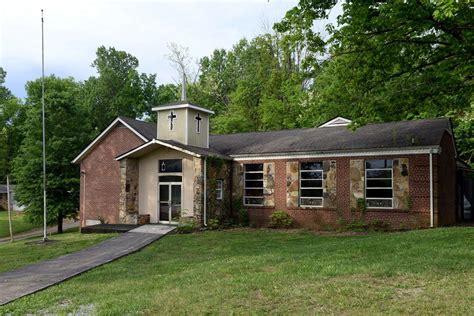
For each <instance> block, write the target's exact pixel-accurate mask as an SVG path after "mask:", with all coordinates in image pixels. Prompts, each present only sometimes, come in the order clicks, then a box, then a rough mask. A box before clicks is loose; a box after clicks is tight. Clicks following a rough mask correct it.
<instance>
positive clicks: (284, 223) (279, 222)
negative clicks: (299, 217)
mask: <svg viewBox="0 0 474 316" xmlns="http://www.w3.org/2000/svg"><path fill="white" fill-rule="evenodd" d="M293 223H294V220H293V218H291V217H290V215H288V213H286V212H283V211H275V212H273V213H272V214H271V215H270V227H273V228H289V227H291V226H292V225H293Z"/></svg>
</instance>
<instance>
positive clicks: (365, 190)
mask: <svg viewBox="0 0 474 316" xmlns="http://www.w3.org/2000/svg"><path fill="white" fill-rule="evenodd" d="M371 160H384V161H391V162H392V167H391V168H374V169H367V161H371ZM364 169H365V172H364V175H365V177H364V196H365V207H366V208H368V209H388V210H390V209H393V159H370V160H364ZM367 170H390V172H391V175H392V176H391V179H389V178H370V180H392V181H391V183H392V184H391V186H390V187H370V188H369V190H389V189H390V190H392V197H391V198H368V197H367V180H368V178H367ZM368 200H390V201H391V203H390V204H391V206H368V203H367V201H368Z"/></svg>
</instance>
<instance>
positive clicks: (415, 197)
mask: <svg viewBox="0 0 474 316" xmlns="http://www.w3.org/2000/svg"><path fill="white" fill-rule="evenodd" d="M153 110H154V111H156V112H157V123H156V124H155V123H146V122H142V121H137V120H134V119H130V118H126V117H118V118H117V119H115V120H114V121H113V122H112V123H111V124H110V125H109V126H108V127H107V128H106V129H105V130H104V131H103V132H102V133H101V134H100V135H98V136H97V137H96V138H95V139H94V140H93V141H92V142H91V143H90V144H89V145H88V146H87V147H86V148H85V149H84V150H83V151H82V152H81V153H80V154H79V155H78V156H77V157H76V158H75V159H74V161H73V162H74V163H76V164H80V170H81V195H80V199H81V200H80V221H81V227H84V226H89V225H94V224H98V223H100V222H106V223H110V224H114V223H129V224H136V223H147V222H151V223H171V224H173V223H176V222H178V220H179V219H180V218H182V217H191V218H194V219H195V220H196V221H197V222H198V223H200V224H201V225H206V224H207V222H208V220H209V219H211V218H216V219H220V220H223V219H225V217H228V216H231V215H232V214H234V215H235V214H236V212H237V211H239V210H244V211H245V212H248V215H249V219H250V223H251V224H252V225H255V226H264V225H267V224H268V222H269V216H270V214H271V213H272V212H274V211H276V210H283V211H285V212H287V213H288V214H289V215H290V216H291V217H292V218H293V219H294V220H295V224H296V225H297V226H299V227H307V228H313V229H321V228H324V227H326V226H330V225H337V224H338V223H339V222H340V221H341V220H342V219H349V218H350V217H351V216H352V215H353V214H354V212H355V211H356V210H360V209H363V214H364V215H363V216H364V220H365V221H367V222H371V221H378V222H383V223H386V224H387V225H389V226H390V227H392V228H394V229H403V228H420V227H437V226H441V225H449V224H453V223H455V222H456V220H457V219H459V218H460V216H461V215H460V214H458V213H459V211H458V207H457V205H456V204H457V202H456V200H457V199H456V194H457V193H456V192H457V188H456V159H457V154H456V146H455V141H454V136H453V131H452V127H451V123H450V120H449V119H446V118H439V119H428V120H416V121H401V122H390V123H379V124H369V125H366V126H364V127H361V128H358V129H356V130H351V129H349V128H348V126H347V125H349V124H350V120H348V119H345V118H342V117H337V118H335V119H333V120H331V121H329V122H326V123H325V124H322V125H321V126H319V127H315V128H305V129H290V130H279V131H270V132H250V133H238V134H230V135H210V134H209V116H210V115H212V114H213V112H212V111H210V110H208V109H206V108H203V107H201V106H198V105H194V104H190V103H188V102H177V103H173V104H168V105H163V106H157V107H155V108H153Z"/></svg>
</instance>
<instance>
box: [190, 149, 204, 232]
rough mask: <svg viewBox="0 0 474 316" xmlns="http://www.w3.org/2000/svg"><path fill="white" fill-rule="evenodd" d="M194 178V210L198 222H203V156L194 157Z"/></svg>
mask: <svg viewBox="0 0 474 316" xmlns="http://www.w3.org/2000/svg"><path fill="white" fill-rule="evenodd" d="M193 164H194V179H193V212H194V218H195V219H196V222H197V223H198V224H200V225H202V224H203V208H204V203H203V202H204V194H203V193H204V176H203V172H204V160H203V159H202V158H198V157H193Z"/></svg>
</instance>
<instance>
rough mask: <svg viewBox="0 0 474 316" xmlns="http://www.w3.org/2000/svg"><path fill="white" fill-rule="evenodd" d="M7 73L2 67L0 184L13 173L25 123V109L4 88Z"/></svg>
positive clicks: (0, 78)
mask: <svg viewBox="0 0 474 316" xmlns="http://www.w3.org/2000/svg"><path fill="white" fill-rule="evenodd" d="M5 77H6V71H4V70H3V68H1V67H0V182H4V181H6V176H7V175H8V174H10V173H11V162H12V160H13V158H14V157H15V156H16V153H17V151H18V148H19V145H20V142H21V139H22V137H21V133H20V130H19V127H20V125H21V124H22V122H23V121H24V107H23V104H22V103H21V101H20V100H19V99H17V98H15V97H14V96H13V95H12V93H11V92H10V90H9V89H7V88H6V87H5V86H4V83H5Z"/></svg>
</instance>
